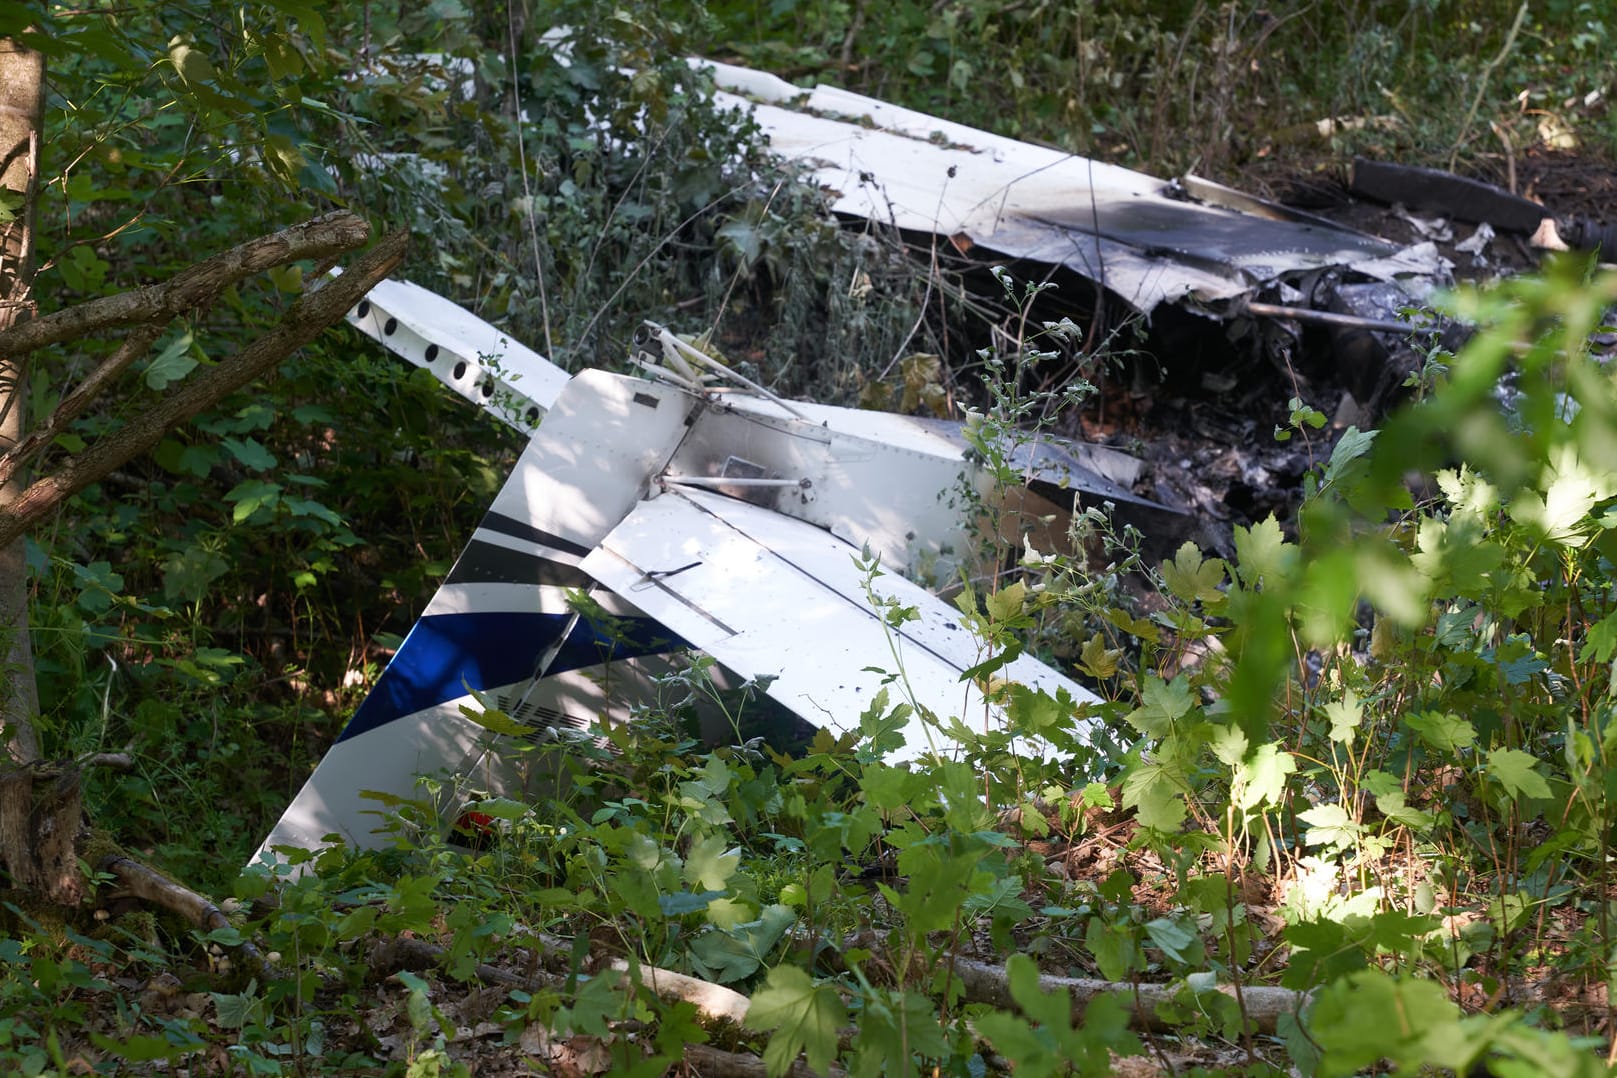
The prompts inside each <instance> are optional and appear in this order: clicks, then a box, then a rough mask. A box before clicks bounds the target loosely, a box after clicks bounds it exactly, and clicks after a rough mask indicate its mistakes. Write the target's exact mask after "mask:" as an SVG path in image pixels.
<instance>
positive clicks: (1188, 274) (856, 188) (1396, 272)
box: [714, 65, 1447, 314]
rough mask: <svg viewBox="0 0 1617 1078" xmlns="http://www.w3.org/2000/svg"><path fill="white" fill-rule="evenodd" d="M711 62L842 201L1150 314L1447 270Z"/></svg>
mask: <svg viewBox="0 0 1617 1078" xmlns="http://www.w3.org/2000/svg"><path fill="white" fill-rule="evenodd" d="M714 75H715V80H716V82H717V84H718V85H719V86H720V87H721V92H720V94H719V95H718V97H719V101H720V103H721V104H724V105H728V106H733V107H737V108H747V109H750V110H751V112H752V115H753V118H754V119H755V120H756V121H757V122H758V124H759V126H760V127H761V128H762V130H763V132H764V133H765V134H766V135H767V136H768V137H769V143H770V147H771V149H773V150H774V151H775V152H777V153H779V154H781V155H782V156H783V157H786V158H789V159H791V160H795V161H799V162H803V163H805V164H808V165H809V166H810V167H811V168H812V170H813V175H814V178H815V180H816V181H817V182H819V183H820V184H822V185H823V186H825V187H827V188H829V189H830V190H831V191H833V192H835V200H834V202H833V208H834V209H835V210H836V211H837V212H839V213H845V214H849V215H853V216H857V217H863V218H865V219H867V220H869V221H870V222H872V223H873V224H876V225H885V226H892V227H895V228H900V229H905V230H909V231H914V232H922V233H934V234H937V235H938V236H940V237H947V238H948V239H949V240H950V242H954V243H956V244H957V245H961V246H962V248H963V249H964V248H969V247H973V246H977V247H983V248H987V249H988V250H990V251H992V252H996V253H998V254H1000V255H1005V256H1009V257H1013V258H1024V259H1030V260H1033V261H1037V262H1043V263H1048V264H1051V265H1062V266H1067V267H1069V268H1070V269H1072V270H1074V271H1076V272H1077V273H1079V274H1081V275H1083V276H1084V277H1086V278H1088V279H1090V280H1092V281H1095V282H1097V283H1098V284H1100V285H1102V286H1104V287H1105V288H1106V289H1107V290H1108V291H1110V292H1111V293H1113V294H1115V295H1116V296H1118V297H1120V298H1121V299H1123V300H1124V301H1125V302H1127V303H1129V304H1130V305H1132V306H1133V307H1134V308H1135V309H1137V310H1139V311H1141V312H1143V313H1146V314H1149V313H1150V312H1151V311H1152V310H1153V309H1154V308H1155V307H1157V306H1158V305H1160V304H1162V303H1187V304H1189V305H1191V306H1197V305H1202V304H1209V303H1216V302H1219V301H1227V300H1232V299H1235V298H1237V297H1240V296H1243V295H1246V294H1248V293H1249V292H1251V291H1252V290H1253V289H1254V288H1256V287H1258V286H1260V285H1262V284H1265V283H1268V282H1271V281H1274V280H1277V279H1280V278H1282V277H1284V276H1286V275H1288V274H1298V273H1304V272H1307V271H1309V270H1314V269H1318V268H1321V267H1325V266H1342V267H1347V268H1351V269H1353V270H1354V271H1356V272H1359V273H1363V274H1364V275H1366V276H1369V277H1373V278H1376V279H1379V280H1392V279H1395V278H1405V277H1409V278H1415V279H1417V280H1415V281H1414V282H1413V285H1412V288H1413V290H1414V291H1415V292H1416V293H1417V294H1422V293H1424V291H1425V290H1426V289H1427V288H1429V287H1430V285H1431V283H1432V279H1433V278H1435V277H1441V276H1443V274H1444V273H1445V272H1446V268H1447V264H1446V263H1445V262H1444V261H1443V260H1442V258H1441V257H1440V256H1439V255H1438V253H1437V250H1436V248H1435V247H1434V246H1432V245H1431V244H1423V245H1421V246H1419V247H1413V248H1403V247H1399V246H1397V245H1395V244H1391V243H1388V242H1386V241H1384V240H1380V239H1377V238H1376V237H1372V236H1367V235H1365V234H1363V233H1359V232H1354V231H1352V230H1350V229H1346V228H1340V227H1336V226H1334V225H1331V224H1330V223H1329V222H1325V221H1318V220H1315V221H1300V220H1295V219H1291V220H1285V219H1281V220H1277V219H1275V217H1273V216H1270V215H1263V214H1255V213H1245V212H1242V211H1240V210H1238V209H1233V208H1229V207H1226V206H1217V205H1212V204H1204V203H1201V202H1197V201H1195V200H1193V199H1190V198H1188V197H1187V196H1185V195H1184V193H1183V191H1182V190H1180V191H1175V190H1174V189H1173V188H1172V186H1171V185H1169V184H1167V183H1166V182H1164V181H1162V180H1160V179H1156V178H1154V177H1151V176H1148V175H1145V174H1143V173H1139V172H1135V171H1133V170H1131V169H1126V168H1121V167H1119V166H1116V165H1109V164H1106V163H1104V162H1100V161H1093V160H1090V159H1087V158H1083V157H1078V156H1076V155H1074V154H1068V153H1063V152H1061V151H1059V150H1053V149H1049V148H1047V147H1043V146H1035V145H1032V144H1030V143H1025V142H1018V141H1017V140H1015V139H1010V138H1006V137H1004V136H1001V135H995V134H993V133H991V132H987V131H981V130H978V129H976V128H972V127H967V126H965V125H963V124H957V123H952V122H950V121H947V120H943V119H939V118H938V117H935V116H928V115H926V114H925V113H920V112H916V111H914V110H911V109H906V108H902V107H900V106H897V105H893V104H890V103H888V102H884V101H879V100H876V99H874V98H869V97H864V96H861V95H859V94H854V93H850V92H848V91H846V90H839V89H836V88H834V87H828V86H817V87H815V88H814V89H813V90H812V91H806V92H804V93H805V94H806V96H803V95H799V96H793V95H792V94H791V93H790V92H788V90H787V89H786V88H785V87H783V86H781V85H779V84H778V81H779V80H773V79H764V80H760V79H759V77H758V73H756V72H750V71H748V70H747V69H745V68H736V67H734V66H732V65H715V67H714Z"/></svg>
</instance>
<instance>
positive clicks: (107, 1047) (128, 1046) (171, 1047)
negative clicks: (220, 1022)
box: [90, 1033, 202, 1063]
mask: <svg viewBox="0 0 1617 1078" xmlns="http://www.w3.org/2000/svg"><path fill="white" fill-rule="evenodd" d="M90 1040H91V1041H93V1042H94V1043H95V1045H96V1047H97V1048H100V1049H101V1050H102V1051H104V1052H107V1053H109V1054H110V1055H113V1056H115V1057H117V1058H118V1059H121V1060H123V1061H124V1062H126V1063H149V1062H151V1061H152V1060H154V1059H175V1058H178V1057H179V1056H182V1055H185V1054H186V1053H188V1052H194V1051H196V1050H197V1049H198V1048H200V1047H202V1042H201V1041H200V1040H197V1039H196V1038H195V1037H192V1038H190V1040H188V1041H186V1042H185V1043H181V1044H175V1043H174V1042H172V1041H170V1040H169V1039H168V1038H167V1037H158V1036H152V1035H147V1034H136V1035H134V1036H132V1037H123V1038H117V1039H115V1038H113V1037H108V1036H106V1035H105V1034H103V1033H91V1034H90Z"/></svg>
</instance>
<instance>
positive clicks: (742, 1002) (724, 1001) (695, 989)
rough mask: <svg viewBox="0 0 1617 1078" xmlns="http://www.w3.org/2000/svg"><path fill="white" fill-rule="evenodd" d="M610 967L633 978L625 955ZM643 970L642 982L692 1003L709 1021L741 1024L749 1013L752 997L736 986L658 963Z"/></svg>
mask: <svg viewBox="0 0 1617 1078" xmlns="http://www.w3.org/2000/svg"><path fill="white" fill-rule="evenodd" d="M610 968H612V969H615V970H618V971H619V972H621V973H623V974H624V980H625V982H627V981H628V980H629V979H630V976H631V974H630V969H629V963H627V962H625V961H624V960H623V959H621V958H614V959H613V960H612V964H611V967H610ZM639 970H640V983H641V984H643V985H645V986H646V987H647V988H649V989H651V990H652V991H653V992H654V993H656V995H657V998H658V999H662V1000H667V1001H670V1002H684V1003H689V1004H691V1005H692V1006H693V1007H695V1008H696V1013H697V1014H698V1015H700V1016H701V1017H702V1018H703V1019H704V1020H706V1021H709V1022H716V1021H726V1022H734V1023H735V1024H736V1025H738V1026H739V1025H740V1024H741V1020H742V1019H744V1018H746V1017H747V1005H748V1002H749V1001H748V999H747V997H746V996H744V995H742V994H741V993H740V992H737V991H736V990H735V989H733V988H726V987H724V986H723V985H722V984H714V983H713V982H712V981H704V980H702V979H701V978H699V977H688V976H686V975H685V974H683V973H675V972H674V971H673V970H667V969H660V968H658V967H656V966H640V967H639Z"/></svg>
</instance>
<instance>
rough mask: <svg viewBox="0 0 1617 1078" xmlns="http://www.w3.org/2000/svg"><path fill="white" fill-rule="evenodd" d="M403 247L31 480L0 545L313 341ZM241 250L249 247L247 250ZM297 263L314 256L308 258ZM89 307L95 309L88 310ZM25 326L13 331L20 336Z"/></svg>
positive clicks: (309, 296) (388, 268) (390, 243)
mask: <svg viewBox="0 0 1617 1078" xmlns="http://www.w3.org/2000/svg"><path fill="white" fill-rule="evenodd" d="M349 216H351V215H349ZM322 220H324V218H322ZM353 220H354V221H358V222H359V224H360V225H361V227H363V226H364V222H363V221H360V219H359V218H357V217H354V218H353ZM312 223H313V222H311V224H312ZM288 231H291V230H288ZM343 234H344V235H345V236H346V237H347V238H346V239H345V240H344V242H351V243H355V244H357V243H359V242H363V241H364V236H365V233H363V232H362V233H360V234H359V236H358V238H357V239H355V238H354V236H353V234H352V233H350V232H347V231H346V230H344V233H343ZM255 242H257V241H255ZM408 242H409V234H408V233H406V232H395V233H393V234H392V235H391V236H388V237H387V238H386V239H384V240H382V241H381V242H380V243H378V244H377V245H376V246H375V247H373V248H372V249H371V250H369V251H367V252H366V253H365V254H364V255H362V256H360V258H359V259H358V260H357V261H356V262H355V263H354V265H353V266H352V267H350V268H349V269H348V270H347V272H345V273H343V274H342V276H340V277H336V278H333V279H329V280H327V281H326V282H324V283H323V284H322V285H321V286H320V287H319V288H318V290H314V291H310V292H306V293H305V294H304V295H302V296H301V297H299V298H298V300H297V302H296V303H294V304H293V305H292V306H291V308H290V309H289V310H288V311H287V312H286V315H285V316H284V317H283V318H282V319H281V321H280V323H279V324H277V325H276V326H275V328H274V329H272V330H270V331H269V332H268V333H266V334H264V335H263V336H262V337H260V338H258V340H256V341H254V342H253V343H252V344H250V345H248V346H247V347H246V348H243V349H242V350H241V351H240V352H237V353H236V354H235V355H233V356H230V357H228V358H227V359H224V360H221V361H220V362H219V363H218V364H217V365H216V366H214V367H212V368H210V369H208V370H207V371H206V372H204V373H202V374H201V375H199V376H196V377H192V378H189V379H187V380H186V381H184V382H182V383H180V385H179V386H178V387H176V388H175V389H174V391H173V392H171V393H169V394H167V395H166V396H164V397H162V398H160V399H159V400H158V401H157V402H156V403H155V404H154V405H153V406H152V407H151V408H149V409H147V410H146V411H144V412H142V413H141V414H140V415H139V416H137V417H136V418H135V419H133V420H131V421H130V422H129V423H128V424H127V425H126V426H124V427H122V428H120V429H119V430H117V431H115V432H113V433H112V434H109V435H107V436H106V437H105V438H103V439H101V440H100V441H98V442H96V443H95V444H94V445H92V446H90V447H88V448H87V449H85V450H83V451H82V452H80V453H76V454H74V455H73V456H72V457H70V458H68V459H67V460H66V461H64V462H63V463H62V465H61V467H60V468H58V469H57V470H56V471H55V472H53V473H51V474H50V475H47V476H45V477H44V478H42V479H39V480H37V481H35V482H34V483H33V484H32V485H31V486H29V487H28V489H27V490H25V491H24V492H23V493H22V495H21V496H20V497H19V498H17V499H16V500H15V501H14V502H13V503H12V504H11V506H10V511H9V512H8V513H6V514H5V515H4V516H0V547H4V546H5V545H6V544H7V543H10V542H11V541H12V540H13V539H15V538H17V537H18V536H21V535H22V534H24V533H25V532H27V531H28V529H30V528H32V527H33V526H34V525H35V524H37V523H39V521H40V520H42V519H44V518H45V517H47V516H49V515H50V514H51V513H52V512H54V511H55V510H56V508H57V507H58V506H60V505H61V503H62V502H63V501H65V500H66V499H67V498H69V497H71V496H72V495H73V494H75V493H77V492H78V491H80V490H83V489H84V488H85V487H87V486H89V485H90V484H91V483H94V482H96V481H97V480H99V479H101V478H103V477H104V476H106V475H107V474H108V473H109V472H111V471H112V470H113V469H115V468H119V467H122V466H123V465H124V464H126V463H128V462H129V461H130V460H131V459H133V458H134V457H136V456H139V455H140V454H141V453H144V452H146V451H147V450H149V449H151V448H152V447H153V446H155V445H156V444H157V443H158V441H159V439H161V438H162V437H163V435H164V434H165V433H167V432H168V431H169V430H171V429H173V428H174V427H177V426H179V425H180V424H181V423H184V422H185V421H186V420H188V419H190V418H191V417H192V416H195V415H196V414H197V413H199V412H201V411H203V410H205V409H207V408H210V407H212V406H213V405H215V404H217V403H218V402H219V401H221V400H223V399H224V398H225V397H226V396H228V395H229V394H231V393H233V392H235V391H236V390H238V389H240V388H241V387H242V386H245V385H247V384H248V383H249V382H251V381H252V380H253V379H255V378H257V377H258V376H259V375H261V374H263V373H264V372H266V371H268V370H270V369H271V368H272V367H274V366H276V365H277V364H279V363H280V362H281V361H282V360H284V359H286V357H287V356H289V355H291V354H292V353H293V352H295V351H296V350H297V349H299V348H301V347H303V346H304V345H305V344H308V343H309V342H310V341H312V340H314V338H315V337H317V336H319V335H320V333H321V332H322V331H323V330H325V328H326V327H327V326H329V325H331V324H332V323H333V322H336V321H337V320H338V319H339V318H341V317H342V316H343V315H344V314H346V313H347V312H348V309H349V308H350V307H352V306H354V304H356V303H358V302H359V300H360V299H361V298H362V297H364V295H365V294H366V293H367V292H369V291H370V290H371V289H372V288H373V287H375V285H376V284H377V282H379V281H380V280H382V278H384V277H386V276H387V275H388V274H389V273H390V272H392V270H393V269H394V267H396V266H397V265H398V264H399V263H400V262H401V261H403V259H404V251H405V247H406V246H407V245H408ZM244 246H246V247H250V246H252V244H247V245H244ZM236 250H237V251H241V250H243V248H237V249H236ZM297 257H312V252H305V253H304V254H301V255H298V256H297ZM210 261H211V260H210ZM204 264H206V263H204ZM267 264H268V265H275V264H276V263H275V262H270V263H267ZM187 272H189V271H187ZM112 298H113V299H118V298H121V297H112ZM165 302H166V301H165ZM89 306H92V304H86V305H85V307H89ZM77 309H78V310H83V309H84V308H82V307H81V308H77ZM182 309H183V308H182ZM63 313H67V312H63ZM41 321H44V320H43V319H42V320H41ZM38 324H39V323H30V324H29V325H30V326H32V325H38ZM99 324H106V323H104V322H103V323H99ZM27 328H29V327H28V326H20V327H18V329H19V330H23V329H27ZM8 346H11V345H8V344H7V341H6V339H5V337H4V336H3V335H0V350H3V349H4V348H5V347H8ZM13 347H14V346H13Z"/></svg>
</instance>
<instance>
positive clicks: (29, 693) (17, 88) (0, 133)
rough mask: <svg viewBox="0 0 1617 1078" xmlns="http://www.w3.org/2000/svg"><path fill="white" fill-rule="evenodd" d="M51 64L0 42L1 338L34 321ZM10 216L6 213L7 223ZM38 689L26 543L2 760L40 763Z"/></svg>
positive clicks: (4, 672)
mask: <svg viewBox="0 0 1617 1078" xmlns="http://www.w3.org/2000/svg"><path fill="white" fill-rule="evenodd" d="M44 98H45V57H44V56H43V54H41V53H38V52H35V51H33V50H32V49H28V48H25V47H24V46H22V45H21V44H19V43H18V42H16V41H15V40H12V39H10V38H6V39H0V198H3V199H4V204H5V206H6V209H7V212H8V213H9V214H10V220H5V221H0V331H4V330H6V329H9V328H11V327H12V326H13V325H15V324H16V323H17V322H19V321H22V320H23V319H25V318H26V317H27V316H28V313H29V312H30V310H31V295H32V287H33V277H34V210H35V207H34V203H35V198H34V196H35V192H36V190H37V189H38V185H39V147H40V118H41V114H42V111H43V106H44ZM3 216H5V215H4V214H0V217H3ZM27 367H28V364H27V360H26V357H24V356H7V355H0V453H4V452H5V451H6V450H8V449H10V448H11V447H12V446H14V445H16V444H17V442H18V441H20V440H21V439H22V436H23V434H24V433H25V432H26V430H27V426H26V424H27V419H28V417H27V416H26V415H25V414H24V413H25V411H26V407H25V402H26V400H27V393H26V390H27V377H26V375H27ZM23 478H24V477H23V476H21V475H16V476H13V477H12V478H11V479H10V481H8V482H6V483H4V484H0V515H3V514H5V513H6V512H8V511H9V509H10V507H11V505H12V503H13V502H14V501H16V499H17V498H18V497H19V496H20V495H21V493H22V491H23V489H24V484H23ZM38 711H39V690H38V687H37V685H36V684H35V681H34V660H33V649H32V647H31V646H30V644H29V640H28V577H27V572H26V569H25V565H24V547H23V541H22V540H21V539H18V540H16V541H14V542H11V543H7V544H6V545H5V546H4V547H3V548H0V745H3V746H4V748H3V749H0V758H4V757H5V756H7V755H9V756H10V758H11V759H12V760H13V761H16V762H19V763H29V762H32V761H34V760H36V759H38V758H39V742H38V739H37V736H36V734H35V730H34V718H35V716H36V715H37V714H38Z"/></svg>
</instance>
